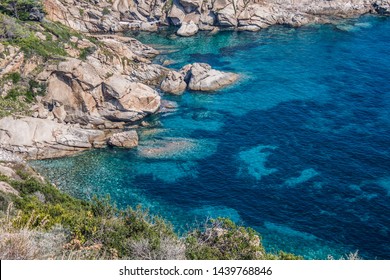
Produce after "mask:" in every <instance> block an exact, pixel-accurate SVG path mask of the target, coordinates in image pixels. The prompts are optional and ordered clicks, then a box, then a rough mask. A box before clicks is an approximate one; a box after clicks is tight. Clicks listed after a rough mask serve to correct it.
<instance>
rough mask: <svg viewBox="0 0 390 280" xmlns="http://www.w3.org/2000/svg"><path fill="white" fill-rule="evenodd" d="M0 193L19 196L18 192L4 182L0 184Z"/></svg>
mask: <svg viewBox="0 0 390 280" xmlns="http://www.w3.org/2000/svg"><path fill="white" fill-rule="evenodd" d="M0 192H3V193H6V194H13V195H16V196H19V192H18V191H17V190H15V189H14V188H13V187H12V186H11V185H9V184H8V183H6V182H0Z"/></svg>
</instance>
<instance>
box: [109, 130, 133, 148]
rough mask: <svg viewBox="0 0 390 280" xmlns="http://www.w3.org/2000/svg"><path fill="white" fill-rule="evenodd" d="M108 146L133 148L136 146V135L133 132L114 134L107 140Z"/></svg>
mask: <svg viewBox="0 0 390 280" xmlns="http://www.w3.org/2000/svg"><path fill="white" fill-rule="evenodd" d="M108 144H109V145H111V146H115V147H121V148H134V147H137V146H138V134H137V132H136V131H135V130H130V131H124V132H119V133H115V134H114V135H112V136H111V137H110V138H109V139H108Z"/></svg>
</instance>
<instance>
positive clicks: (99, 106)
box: [0, 1, 238, 159]
mask: <svg viewBox="0 0 390 280" xmlns="http://www.w3.org/2000/svg"><path fill="white" fill-rule="evenodd" d="M49 4H50V2H47V1H46V5H49ZM47 7H48V6H47ZM64 11H65V13H64V15H67V12H66V9H65V8H64ZM49 14H50V13H49ZM0 16H1V18H0V24H1V29H2V35H1V37H2V39H1V41H0V51H1V56H0V65H1V69H0V85H1V87H0V95H1V117H3V118H2V119H1V120H0V149H4V150H7V151H10V152H14V153H17V154H19V155H21V156H22V157H24V158H26V159H43V158H53V157H61V156H66V155H71V154H74V153H77V152H80V151H83V150H86V149H90V148H98V147H105V146H106V145H107V144H108V145H113V146H121V147H127V148H129V147H134V146H136V145H137V143H138V137H137V135H136V133H135V131H134V129H136V128H137V127H138V126H140V125H142V120H143V119H144V118H145V117H147V116H149V115H151V114H155V113H158V112H159V111H160V110H164V108H165V106H171V105H169V104H168V105H167V103H166V102H164V100H162V97H161V95H162V94H163V93H164V92H165V93H171V94H182V93H183V92H184V91H185V89H187V88H188V89H191V90H197V91H214V90H217V89H219V88H221V87H224V86H226V85H229V84H231V83H233V82H234V81H235V80H237V78H238V76H237V75H236V74H233V73H225V72H221V71H217V70H214V69H212V68H211V67H210V66H209V65H207V64H198V63H194V64H192V65H186V66H185V67H183V68H182V69H177V70H174V69H168V68H166V67H163V66H161V65H157V64H153V63H152V62H151V59H152V58H153V57H155V56H156V55H158V54H159V52H158V51H157V50H155V49H153V48H151V47H149V46H146V45H144V44H142V43H141V42H139V41H137V40H135V39H133V38H129V37H121V36H116V35H96V36H92V35H88V34H82V33H80V32H77V31H75V30H73V29H70V28H69V27H66V26H64V25H62V24H60V23H54V22H52V21H49V20H43V21H42V22H32V21H28V22H22V21H16V20H15V19H14V18H12V17H9V16H7V15H2V14H0ZM80 22H82V21H80ZM144 124H145V123H144ZM146 125H147V124H146ZM123 130H130V131H132V132H131V133H127V134H125V135H126V137H127V140H125V141H115V139H118V137H120V138H121V139H122V138H123V136H124V134H120V133H121V132H122V131H123ZM118 133H119V136H118V135H116V134H118ZM134 133H135V134H134ZM112 137H113V138H112ZM122 140H123V139H122ZM126 143H128V144H126ZM129 143H131V144H129Z"/></svg>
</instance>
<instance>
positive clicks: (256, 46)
mask: <svg viewBox="0 0 390 280" xmlns="http://www.w3.org/2000/svg"><path fill="white" fill-rule="evenodd" d="M137 38H138V39H139V40H141V41H142V42H145V43H150V44H154V45H155V46H156V47H157V48H160V49H164V51H165V52H166V53H165V54H163V55H161V56H159V57H157V58H156V62H162V61H163V60H165V59H169V60H172V63H173V64H172V65H171V66H170V67H173V68H179V67H181V66H182V65H184V64H187V63H192V62H195V61H197V62H207V63H209V64H211V65H212V66H213V67H214V68H217V69H221V70H226V71H233V72H236V73H239V74H240V75H241V79H240V82H239V83H237V84H236V85H234V86H231V87H229V88H226V89H224V90H222V91H220V92H217V93H199V92H186V93H185V94H184V95H183V96H179V97H173V96H164V98H166V99H169V100H171V101H174V102H177V104H178V108H177V109H176V110H174V111H170V112H164V113H161V114H159V115H156V116H153V117H151V118H149V119H148V122H149V123H150V124H151V127H149V128H145V129H143V130H140V131H139V134H140V139H141V141H140V146H139V147H138V148H137V149H135V150H129V151H127V150H121V149H111V148H107V149H103V150H95V151H91V152H86V153H83V154H81V155H79V156H75V157H69V158H64V159H56V160H45V161H36V162H33V163H32V164H33V165H34V166H35V167H36V168H37V169H38V170H39V171H40V172H41V173H43V174H44V175H46V176H48V177H49V178H50V179H52V180H53V182H55V183H56V184H57V185H58V186H59V187H60V188H61V189H63V190H64V191H67V192H69V193H71V194H73V195H76V196H81V197H86V198H89V197H91V196H92V195H94V194H99V195H103V194H110V196H111V197H112V199H113V200H114V201H115V202H116V203H117V205H118V206H120V207H126V206H127V205H131V206H135V205H137V204H142V205H143V206H144V207H148V208H149V209H150V211H151V212H152V213H155V214H160V215H162V216H163V217H165V218H166V219H168V220H169V221H171V222H172V223H173V224H174V225H175V227H176V228H177V230H178V231H183V230H186V229H188V228H190V227H191V226H193V225H194V223H195V224H196V222H201V221H202V220H204V219H205V218H206V217H218V216H227V217H230V218H231V219H232V220H234V221H235V222H237V223H240V224H244V225H246V226H251V227H253V228H255V229H256V230H257V231H259V232H260V233H261V235H262V236H263V242H264V244H265V246H266V248H267V249H268V250H270V251H278V250H284V251H289V252H293V253H296V254H300V255H303V256H305V257H306V258H313V259H317V258H321V259H324V258H327V256H328V255H333V256H334V257H335V258H339V257H341V256H343V255H344V254H346V253H348V252H351V251H355V250H359V253H360V255H361V256H362V257H363V258H368V259H376V258H377V259H390V83H389V81H390V73H389V64H390V19H389V18H381V17H362V18H360V19H353V20H347V21H343V22H340V23H338V24H337V25H321V26H320V25H312V26H306V27H303V28H299V29H293V28H288V27H273V28H270V29H268V30H264V31H262V32H259V33H245V32H243V33H234V32H222V33H220V34H217V35H215V36H208V35H207V34H198V35H197V36H195V37H192V38H175V36H173V35H171V33H168V32H167V33H164V32H163V33H161V34H160V35H151V34H137Z"/></svg>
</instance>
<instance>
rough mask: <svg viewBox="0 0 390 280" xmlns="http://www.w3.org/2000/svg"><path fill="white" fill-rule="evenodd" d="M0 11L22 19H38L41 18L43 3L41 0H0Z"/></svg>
mask: <svg viewBox="0 0 390 280" xmlns="http://www.w3.org/2000/svg"><path fill="white" fill-rule="evenodd" d="M0 12H3V13H5V14H8V15H9V16H12V17H15V18H17V19H20V20H23V21H26V20H38V21H40V20H42V18H43V5H42V2H41V0H1V2H0Z"/></svg>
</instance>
